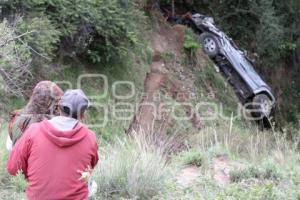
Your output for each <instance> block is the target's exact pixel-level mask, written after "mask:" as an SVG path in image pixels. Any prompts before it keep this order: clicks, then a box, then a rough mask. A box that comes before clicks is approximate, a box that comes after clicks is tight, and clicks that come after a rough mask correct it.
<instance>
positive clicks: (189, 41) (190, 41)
mask: <svg viewBox="0 0 300 200" xmlns="http://www.w3.org/2000/svg"><path fill="white" fill-rule="evenodd" d="M183 47H184V49H185V50H187V51H189V52H196V50H197V49H199V48H200V43H199V41H198V38H197V36H196V35H195V33H194V32H193V31H192V29H189V28H188V29H186V31H185V34H184V41H183Z"/></svg>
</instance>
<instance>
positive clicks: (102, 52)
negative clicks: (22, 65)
mask: <svg viewBox="0 0 300 200" xmlns="http://www.w3.org/2000/svg"><path fill="white" fill-rule="evenodd" d="M136 8H137V5H136V3H135V2H134V1H123V0H91V1H76V3H75V2H74V1H69V0H26V1H18V0H13V1H10V2H7V3H6V4H5V9H6V10H10V11H11V12H13V13H15V14H18V12H19V10H20V9H21V10H22V11H23V13H24V18H25V19H26V25H24V26H25V27H24V28H26V27H27V26H30V27H32V28H35V29H37V30H38V31H39V33H40V35H39V37H38V38H39V39H38V40H36V41H33V40H32V39H31V38H29V40H30V41H31V42H32V43H34V44H35V43H36V44H37V43H39V42H41V45H35V47H36V48H40V51H42V52H43V51H46V52H44V53H47V54H49V53H50V54H51V52H52V50H53V49H54V47H55V45H54V44H56V43H57V42H58V36H61V38H60V39H61V40H60V41H61V43H60V44H61V47H64V50H65V51H66V52H68V53H69V55H71V56H75V55H81V56H86V57H87V58H90V60H91V61H93V62H102V61H103V62H104V61H108V60H114V58H116V57H120V56H122V55H124V54H126V53H127V52H128V49H127V48H130V47H131V46H134V45H136V44H137V43H138V41H139V38H141V37H139V34H140V33H139V30H140V29H141V26H142V24H143V21H144V17H143V13H142V12H141V11H140V10H139V9H136ZM32 13H34V15H32ZM33 16H34V17H33ZM36 16H39V18H36ZM40 19H41V20H40ZM47 26H49V31H44V30H46V29H45V27H47ZM47 46H48V47H49V49H47V48H45V47H47Z"/></svg>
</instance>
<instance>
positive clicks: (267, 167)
mask: <svg viewBox="0 0 300 200" xmlns="http://www.w3.org/2000/svg"><path fill="white" fill-rule="evenodd" d="M251 178H255V179H261V180H275V181H276V180H280V179H281V178H282V174H281V173H280V171H279V169H278V167H277V166H276V165H275V164H273V163H265V164H263V165H262V166H252V165H251V166H248V167H246V168H245V169H241V170H237V171H231V172H230V179H231V181H233V182H241V181H242V180H245V179H251Z"/></svg>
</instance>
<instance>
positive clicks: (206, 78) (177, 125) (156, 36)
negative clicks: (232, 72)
mask: <svg viewBox="0 0 300 200" xmlns="http://www.w3.org/2000/svg"><path fill="white" fill-rule="evenodd" d="M156 17H157V19H156V20H155V21H154V29H153V31H151V32H150V33H149V34H148V37H149V41H150V46H151V48H152V52H153V58H152V64H151V65H150V70H149V72H148V73H147V75H146V78H145V80H144V95H143V97H142V99H141V101H140V105H139V107H138V111H137V113H136V115H135V117H134V119H133V120H132V122H131V124H130V127H129V129H128V131H127V132H129V133H130V132H132V131H135V132H139V131H142V132H146V133H153V132H157V131H159V133H161V134H162V135H164V134H167V133H169V132H172V130H173V131H174V132H176V133H178V132H179V133H181V132H182V131H184V132H182V133H186V132H187V130H186V128H187V127H188V128H189V130H190V131H191V132H195V131H197V130H200V129H201V128H202V127H203V126H204V122H203V120H201V115H202V114H203V113H201V112H202V111H203V112H209V108H208V109H207V110H206V109H204V110H203V108H202V109H201V108H199V107H198V103H199V102H201V101H203V102H207V101H209V102H216V103H223V104H224V105H226V103H228V102H230V103H233V104H234V102H236V104H237V101H236V99H235V96H234V93H233V92H232V90H231V88H230V87H229V86H228V85H227V84H226V83H225V82H224V80H223V79H222V77H221V76H220V74H219V73H218V71H217V70H216V68H215V67H214V65H213V64H212V62H211V61H210V60H209V58H208V57H207V56H206V55H204V53H203V52H202V50H201V48H200V46H199V44H198V48H196V49H195V50H194V51H193V52H191V51H189V50H187V49H185V48H184V46H185V43H186V42H187V36H186V33H187V27H186V26H182V25H175V26H170V25H169V24H167V23H166V22H165V21H164V19H163V18H161V17H160V16H156ZM190 34H191V33H190ZM189 37H193V35H192V36H190V35H189ZM189 39H190V38H189ZM193 39H194V41H193V42H195V43H198V41H197V39H196V37H195V38H193ZM222 95H224V96H225V95H226V99H225V98H222ZM224 101H225V102H224ZM226 101H227V102H226ZM175 113H180V114H179V115H180V119H181V120H178V118H177V114H175ZM183 121H184V122H183ZM184 126H185V127H184Z"/></svg>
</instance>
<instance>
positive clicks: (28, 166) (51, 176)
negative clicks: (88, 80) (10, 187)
mask: <svg viewBox="0 0 300 200" xmlns="http://www.w3.org/2000/svg"><path fill="white" fill-rule="evenodd" d="M88 105H89V101H88V98H87V97H86V95H85V94H84V93H83V92H82V91H81V90H68V91H67V92H66V93H65V94H64V95H63V96H62V97H61V100H60V102H59V108H60V112H61V116H57V117H54V118H52V119H51V120H47V119H45V120H43V121H42V122H39V123H34V124H32V125H30V126H29V128H28V129H27V130H26V131H25V132H24V134H23V136H22V137H21V138H20V139H19V140H18V141H17V143H16V144H15V146H14V147H13V149H12V151H11V153H10V155H9V159H8V162H7V170H8V172H9V173H10V174H11V175H16V174H17V173H18V171H19V170H21V171H22V173H24V175H25V178H26V179H27V181H28V187H27V189H26V195H27V197H28V199H29V200H85V199H88V185H87V182H86V181H85V179H84V178H83V177H82V173H80V172H84V171H86V170H87V169H88V170H90V169H93V168H94V167H95V166H96V164H97V162H98V145H97V139H96V135H95V133H93V132H92V131H91V130H89V129H88V128H87V127H86V126H85V125H84V124H82V123H81V122H80V121H79V120H80V119H82V118H83V117H84V113H85V111H86V109H87V108H88Z"/></svg>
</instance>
